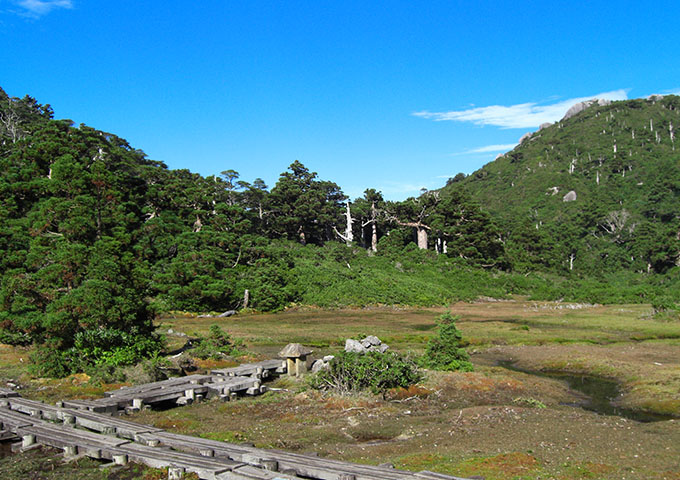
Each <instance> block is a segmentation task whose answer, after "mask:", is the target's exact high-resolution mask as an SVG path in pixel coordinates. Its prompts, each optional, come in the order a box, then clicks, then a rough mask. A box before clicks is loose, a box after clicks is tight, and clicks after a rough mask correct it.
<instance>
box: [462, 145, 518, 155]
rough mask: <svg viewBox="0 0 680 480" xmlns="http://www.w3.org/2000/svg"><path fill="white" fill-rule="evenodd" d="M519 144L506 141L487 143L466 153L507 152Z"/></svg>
mask: <svg viewBox="0 0 680 480" xmlns="http://www.w3.org/2000/svg"><path fill="white" fill-rule="evenodd" d="M516 146H517V144H516V143H506V144H504V145H487V146H486V147H479V148H473V149H472V150H468V151H467V152H465V153H488V152H507V151H508V150H512V149H513V148H515V147H516Z"/></svg>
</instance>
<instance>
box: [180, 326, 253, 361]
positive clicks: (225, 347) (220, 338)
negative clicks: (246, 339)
mask: <svg viewBox="0 0 680 480" xmlns="http://www.w3.org/2000/svg"><path fill="white" fill-rule="evenodd" d="M197 343H198V345H197V346H196V347H194V348H193V349H192V350H191V353H192V355H193V356H195V357H197V358H200V359H202V360H206V359H208V358H210V359H213V360H216V359H218V358H221V357H224V356H228V355H239V354H240V353H241V351H240V350H239V347H242V346H243V342H242V341H241V340H234V339H232V338H231V335H229V334H228V333H227V332H225V331H224V330H222V329H221V328H220V326H219V325H217V324H212V325H210V333H209V334H208V336H207V337H204V338H199V339H198V341H197Z"/></svg>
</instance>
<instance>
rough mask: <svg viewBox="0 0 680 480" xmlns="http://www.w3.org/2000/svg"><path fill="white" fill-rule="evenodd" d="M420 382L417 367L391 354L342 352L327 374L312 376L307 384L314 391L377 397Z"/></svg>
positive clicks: (326, 371)
mask: <svg viewBox="0 0 680 480" xmlns="http://www.w3.org/2000/svg"><path fill="white" fill-rule="evenodd" d="M420 378H421V377H420V374H419V373H418V369H417V366H416V365H415V364H414V363H413V362H412V361H410V360H409V359H406V358H403V357H401V356H400V355H398V354H396V353H394V352H385V353H380V352H368V353H363V354H361V353H356V352H342V353H340V354H338V355H336V356H335V358H334V359H333V360H332V361H331V362H330V364H329V368H328V370H322V371H320V372H318V373H317V374H315V375H314V376H312V377H311V379H310V384H311V386H312V388H315V389H317V390H332V391H336V392H339V393H348V392H358V391H361V390H370V391H371V392H372V393H374V394H378V393H384V392H386V391H387V390H389V389H390V388H398V387H404V388H406V387H408V386H409V385H412V384H414V383H416V382H418V381H419V380H420Z"/></svg>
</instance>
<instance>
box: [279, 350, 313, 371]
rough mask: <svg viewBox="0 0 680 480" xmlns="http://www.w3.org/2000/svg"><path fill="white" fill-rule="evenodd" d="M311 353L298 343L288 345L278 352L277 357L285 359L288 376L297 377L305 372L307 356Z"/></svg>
mask: <svg viewBox="0 0 680 480" xmlns="http://www.w3.org/2000/svg"><path fill="white" fill-rule="evenodd" d="M312 352H313V350H311V349H309V348H307V347H303V346H302V345H300V344H299V343H289V344H288V345H286V347H285V348H284V349H283V350H281V351H280V352H279V357H281V358H285V359H286V367H287V370H288V375H295V376H296V377H299V376H300V375H302V374H303V373H305V372H306V371H307V355H309V354H311V353H312Z"/></svg>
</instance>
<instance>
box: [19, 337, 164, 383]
mask: <svg viewBox="0 0 680 480" xmlns="http://www.w3.org/2000/svg"><path fill="white" fill-rule="evenodd" d="M161 347H162V340H161V339H160V338H159V337H158V336H155V335H142V334H140V333H139V332H138V331H137V330H136V329H134V328H133V329H131V331H129V332H124V331H121V330H118V329H115V328H93V329H89V330H81V331H79V332H78V333H76V334H75V337H74V339H73V346H72V347H70V348H68V349H65V350H64V349H63V348H61V346H60V345H59V342H58V341H57V340H49V341H47V342H46V343H42V344H40V345H38V347H37V349H36V351H35V353H34V354H33V355H32V357H31V360H32V362H33V365H32V367H31V369H32V371H33V373H35V374H37V375H45V376H50V377H65V376H67V375H69V374H71V373H78V372H83V371H86V370H91V369H93V368H94V369H103V370H106V371H113V370H114V369H116V368H118V367H123V366H126V365H135V364H136V363H138V362H140V361H141V360H143V359H145V358H149V357H155V356H157V355H158V353H159V352H160V350H161Z"/></svg>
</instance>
